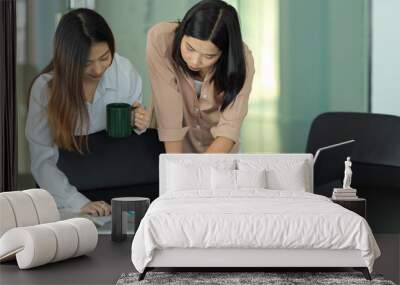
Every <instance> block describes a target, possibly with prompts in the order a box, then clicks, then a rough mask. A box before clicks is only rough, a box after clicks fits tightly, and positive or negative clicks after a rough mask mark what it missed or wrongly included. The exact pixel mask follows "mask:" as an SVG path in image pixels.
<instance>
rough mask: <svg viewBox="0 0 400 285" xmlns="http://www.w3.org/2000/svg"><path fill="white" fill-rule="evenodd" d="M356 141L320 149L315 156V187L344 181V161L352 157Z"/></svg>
mask: <svg viewBox="0 0 400 285" xmlns="http://www.w3.org/2000/svg"><path fill="white" fill-rule="evenodd" d="M355 142H356V141H355V140H348V141H343V142H340V143H336V144H332V145H328V146H324V147H321V148H319V149H318V150H317V151H316V153H315V155H314V186H319V185H323V184H325V183H328V182H331V181H334V180H337V179H342V178H343V175H344V161H345V160H346V158H347V157H348V156H351V154H352V152H353V148H354V145H355Z"/></svg>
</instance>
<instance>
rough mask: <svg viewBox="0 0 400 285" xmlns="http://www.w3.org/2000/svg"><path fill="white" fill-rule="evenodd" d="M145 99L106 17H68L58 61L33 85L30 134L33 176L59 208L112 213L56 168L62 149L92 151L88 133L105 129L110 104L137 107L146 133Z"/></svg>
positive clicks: (61, 28)
mask: <svg viewBox="0 0 400 285" xmlns="http://www.w3.org/2000/svg"><path fill="white" fill-rule="evenodd" d="M141 101H142V80H141V78H140V76H139V74H138V73H137V71H136V70H135V69H134V68H133V66H132V65H131V63H130V62H129V60H128V59H126V58H123V57H121V56H120V55H118V54H117V53H115V46H114V37H113V34H112V32H111V29H110V27H109V26H108V25H107V23H106V21H105V20H104V18H103V17H102V16H100V15H99V14H98V13H96V12H95V11H93V10H89V9H77V10H73V11H71V12H69V13H67V14H65V15H64V16H63V17H62V18H61V20H60V23H59V25H58V27H57V30H56V33H55V36H54V51H53V58H52V60H51V62H50V64H49V65H48V66H47V67H46V68H45V69H44V70H43V71H42V72H41V73H40V74H39V75H38V77H36V78H35V80H34V81H33V84H32V88H31V92H30V100H29V110H28V118H27V124H26V131H25V133H26V137H27V140H28V142H29V150H30V156H31V171H32V174H33V177H34V178H35V180H36V182H37V183H38V184H39V186H40V187H41V188H44V189H46V190H48V191H49V192H50V193H51V194H52V195H53V197H54V198H55V200H56V202H57V205H58V207H59V208H68V209H70V210H72V211H76V212H83V213H87V214H92V215H95V216H103V215H108V214H110V210H111V208H110V205H109V204H107V203H106V202H104V201H90V200H89V199H88V198H87V197H85V196H84V195H83V194H81V193H80V192H78V190H77V189H76V187H74V186H73V185H71V184H70V183H69V181H68V177H66V176H65V174H64V173H63V172H61V171H60V170H59V169H58V168H57V160H58V155H59V153H58V149H59V148H62V149H67V150H76V151H79V152H82V153H83V152H85V151H87V149H86V146H87V136H86V135H88V134H91V133H95V132H98V131H101V130H104V129H105V128H106V105H107V104H108V103H114V102H124V103H129V104H132V105H133V106H134V107H135V112H134V114H135V117H134V119H133V120H132V121H133V124H134V127H135V131H136V133H138V134H140V133H142V132H144V131H145V130H146V128H147V127H148V125H149V121H150V112H149V111H147V110H146V109H145V108H143V107H142V105H141V104H140V103H141ZM82 175H84V174H82Z"/></svg>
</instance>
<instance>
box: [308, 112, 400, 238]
mask: <svg viewBox="0 0 400 285" xmlns="http://www.w3.org/2000/svg"><path fill="white" fill-rule="evenodd" d="M348 139H355V140H356V144H355V146H354V149H353V152H352V154H351V160H352V161H353V166H352V169H353V180H352V187H353V188H356V189H357V190H358V195H359V196H360V197H363V198H366V199H367V217H368V222H369V224H370V225H371V227H372V229H373V230H374V232H381V233H399V232H400V222H399V221H400V117H398V116H391V115H382V114H372V113H347V112H332V113H324V114H321V115H319V116H318V117H317V118H316V119H315V120H314V121H313V123H312V125H311V129H310V132H309V137H308V142H307V147H306V152H309V153H315V151H316V150H317V149H318V148H320V147H322V146H326V145H331V144H335V143H338V142H340V141H345V140H348ZM341 169H342V171H341V172H340V174H339V172H336V173H332V181H329V182H327V181H325V184H317V185H315V187H314V192H315V193H316V194H321V195H325V196H331V194H332V189H333V187H338V186H339V187H340V186H341V183H342V181H341V179H343V170H344V166H343V164H342V166H341ZM338 175H340V177H338ZM316 180H318V178H317V177H316Z"/></svg>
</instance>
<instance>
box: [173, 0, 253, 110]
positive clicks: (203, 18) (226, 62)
mask: <svg viewBox="0 0 400 285" xmlns="http://www.w3.org/2000/svg"><path fill="white" fill-rule="evenodd" d="M185 35H186V36H189V37H193V38H196V39H199V40H203V41H211V42H212V43H213V44H215V45H216V46H217V47H218V48H219V49H220V50H221V52H222V54H221V57H220V58H219V59H218V61H217V62H216V63H215V72H214V75H213V77H212V78H211V81H213V82H214V86H215V88H216V90H217V91H218V92H225V94H224V98H223V102H222V106H221V111H223V110H224V109H225V108H226V107H227V106H229V105H230V104H231V103H232V102H233V101H234V100H235V98H236V96H237V95H238V93H239V92H240V90H241V89H242V87H243V84H244V81H245V78H246V64H245V58H244V51H243V41H242V34H241V31H240V24H239V17H238V15H237V13H236V10H235V8H233V7H232V6H231V5H229V4H227V3H225V2H224V1H222V0H203V1H200V2H199V3H197V4H196V5H194V6H193V7H192V8H190V10H189V11H188V12H187V13H186V14H185V16H184V17H183V19H182V21H181V22H180V23H179V26H178V27H177V29H176V31H175V38H174V41H173V46H172V58H173V60H174V61H175V63H176V64H177V65H178V66H179V67H181V68H182V69H183V71H184V72H185V73H187V74H189V75H190V76H195V75H197V72H194V71H192V70H190V69H189V67H188V66H187V64H186V62H185V61H184V60H183V58H182V54H181V49H180V45H181V41H182V38H183V36H185Z"/></svg>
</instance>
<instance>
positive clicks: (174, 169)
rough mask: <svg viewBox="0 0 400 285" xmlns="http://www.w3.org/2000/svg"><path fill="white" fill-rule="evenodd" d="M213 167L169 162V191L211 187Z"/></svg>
mask: <svg viewBox="0 0 400 285" xmlns="http://www.w3.org/2000/svg"><path fill="white" fill-rule="evenodd" d="M210 172H211V168H210V167H198V166H185V165H182V164H177V163H172V162H171V163H169V165H168V179H167V191H185V190H193V189H210V188H211V177H210V175H211V173H210Z"/></svg>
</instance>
